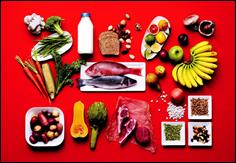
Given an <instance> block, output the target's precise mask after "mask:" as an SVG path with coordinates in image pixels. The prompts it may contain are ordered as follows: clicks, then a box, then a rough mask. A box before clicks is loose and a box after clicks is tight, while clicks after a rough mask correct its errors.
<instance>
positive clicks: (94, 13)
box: [1, 1, 235, 161]
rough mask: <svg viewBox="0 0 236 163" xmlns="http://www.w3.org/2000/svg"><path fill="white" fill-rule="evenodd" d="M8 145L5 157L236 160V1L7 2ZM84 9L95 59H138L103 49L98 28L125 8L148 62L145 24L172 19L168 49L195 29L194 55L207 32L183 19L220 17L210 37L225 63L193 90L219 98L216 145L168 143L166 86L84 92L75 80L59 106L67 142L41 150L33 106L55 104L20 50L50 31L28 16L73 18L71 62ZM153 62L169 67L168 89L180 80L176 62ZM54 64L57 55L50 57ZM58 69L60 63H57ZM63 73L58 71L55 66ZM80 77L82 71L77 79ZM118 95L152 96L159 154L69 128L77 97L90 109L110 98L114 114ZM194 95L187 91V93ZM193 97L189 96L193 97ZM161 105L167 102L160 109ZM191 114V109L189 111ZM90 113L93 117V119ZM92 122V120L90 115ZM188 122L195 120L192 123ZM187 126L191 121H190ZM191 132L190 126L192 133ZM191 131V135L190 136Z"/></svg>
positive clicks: (67, 23) (68, 24)
mask: <svg viewBox="0 0 236 163" xmlns="http://www.w3.org/2000/svg"><path fill="white" fill-rule="evenodd" d="M1 4H2V6H1V7H2V8H1V20H2V22H1V24H2V26H1V36H2V37H1V45H2V48H1V54H2V55H1V75H2V81H1V83H2V85H1V88H2V89H1V94H2V96H1V97H2V98H1V100H2V102H1V133H2V134H1V137H2V140H1V141H2V142H1V145H2V146H1V151H2V153H1V154H2V161H233V160H235V155H234V153H235V146H234V144H235V129H234V128H235V116H234V115H235V101H234V98H235V92H234V90H235V85H234V83H235V76H234V74H235V67H234V65H235V62H234V61H235V46H234V45H235V37H234V36H235V21H234V20H235V17H234V15H235V8H234V6H235V3H234V2H40V1H38V2H1ZM84 11H89V12H90V13H91V19H92V21H93V24H94V27H95V40H96V42H95V46H94V48H95V53H94V56H93V58H92V59H91V61H100V60H104V59H110V60H114V61H130V59H129V57H128V55H120V56H119V57H117V58H104V57H102V55H101V54H100V53H99V49H98V42H97V39H98V35H99V33H100V32H102V31H104V30H106V29H107V27H108V25H110V24H112V25H116V24H117V23H119V21H120V20H121V19H123V15H124V14H125V13H126V12H128V13H130V15H131V21H130V22H128V28H129V29H131V32H132V36H133V40H132V41H133V42H132V49H131V51H130V53H132V54H135V56H136V58H135V61H141V62H146V60H145V59H144V58H142V56H141V53H140V44H141V40H142V37H143V34H144V32H145V28H146V27H147V26H148V24H149V23H150V21H151V20H152V19H153V18H154V17H155V16H158V15H162V16H165V17H166V18H167V19H169V21H170V23H171V26H172V34H171V36H170V38H169V40H168V41H167V44H166V45H165V48H166V49H169V48H170V47H171V46H173V45H176V44H178V42H177V36H178V35H179V34H180V33H187V34H188V35H189V41H190V43H189V46H188V47H186V48H184V52H185V59H187V58H188V57H189V49H190V47H192V46H193V45H194V44H196V43H197V42H199V41H202V40H204V38H202V37H201V36H200V35H199V34H198V33H195V32H190V31H188V30H186V29H185V28H184V26H183V19H184V17H186V16H187V15H189V14H192V13H197V14H199V15H200V19H201V20H203V19H210V20H213V21H214V22H215V23H216V30H215V35H214V37H212V38H210V39H209V41H210V43H211V44H212V45H213V49H214V50H216V51H217V52H218V53H219V55H218V59H219V63H218V64H219V68H218V69H217V70H216V72H215V74H214V77H213V79H212V80H211V81H210V82H208V83H207V84H205V85H204V86H203V87H202V88H200V89H198V90H195V91H190V90H186V89H185V92H186V94H187V95H189V94H193V95H212V98H213V101H212V102H213V119H212V125H213V146H212V148H190V147H189V146H185V147H171V148H164V147H162V146H161V137H160V135H161V131H160V129H161V127H160V123H161V121H165V120H166V119H165V118H166V116H167V113H166V104H164V103H160V104H158V103H150V100H151V99H154V100H155V99H157V97H158V96H159V93H158V92H156V91H154V90H151V89H150V88H149V87H147V90H146V92H129V93H127V92H123V93H115V92H114V93H82V92H80V91H79V90H78V89H77V88H76V86H75V85H74V86H73V87H72V88H70V87H68V86H66V87H65V88H64V89H63V90H62V91H61V92H60V94H59V95H58V96H57V97H56V100H55V101H54V102H53V103H52V106H56V107H59V108H61V109H62V110H63V111H64V115H65V123H66V126H65V141H64V145H63V146H62V147H61V148H59V149H56V150H47V151H34V150H32V149H31V148H30V147H29V146H28V145H27V143H26V141H25V135H24V130H25V127H24V122H25V113H26V111H27V110H28V109H29V108H31V107H33V106H49V104H48V102H47V100H45V99H43V98H42V97H41V95H40V94H39V92H38V91H37V90H36V88H35V87H34V85H33V84H32V83H31V82H30V80H28V79H27V78H26V76H25V74H24V73H23V70H22V69H21V67H20V65H19V64H18V63H17V62H16V61H15V55H20V56H21V57H22V58H23V59H27V58H28V57H29V55H30V52H31V48H32V47H33V46H34V44H35V42H34V41H33V40H36V39H39V38H41V37H43V36H47V35H48V33H47V32H43V33H42V35H41V37H35V36H32V35H31V34H30V33H29V32H28V31H27V27H26V25H25V24H24V23H23V18H24V16H26V15H29V14H31V13H33V12H35V13H37V14H40V15H41V16H43V17H44V18H47V17H49V16H51V15H59V16H61V17H63V18H64V19H65V20H64V21H63V23H62V26H63V29H64V30H67V31H69V32H70V33H71V34H72V37H73V39H74V44H73V46H72V48H71V50H70V51H69V52H68V53H66V54H64V55H63V62H72V61H74V60H75V59H77V58H78V53H77V24H78V23H79V21H80V14H81V13H82V12H84ZM136 22H138V23H140V24H141V26H142V28H143V30H142V31H141V32H136V31H135V30H134V24H135V23H136ZM146 63H147V72H151V71H153V70H154V67H155V66H156V65H158V64H162V65H164V66H165V67H166V69H167V76H166V77H165V78H164V79H162V80H161V86H162V88H163V90H165V91H166V92H167V93H170V91H171V90H172V89H173V88H175V87H176V86H179V85H177V84H176V83H175V82H174V81H173V79H172V77H171V70H172V68H173V66H172V65H171V64H170V63H168V62H166V63H164V62H161V61H160V60H159V59H157V58H156V59H154V60H152V61H150V62H146ZM50 64H51V66H53V63H52V61H50ZM52 69H53V70H54V67H52ZM53 73H54V74H55V71H53ZM77 77H79V74H76V75H74V77H73V79H75V78H77ZM118 96H125V97H131V98H136V99H142V100H146V101H148V102H149V103H150V110H151V113H152V123H153V126H154V129H155V134H156V138H157V151H156V153H155V154H151V153H150V152H147V151H145V150H143V149H142V148H140V147H139V146H137V145H133V144H131V143H130V142H128V143H127V144H126V145H125V146H124V147H120V146H119V144H118V143H117V142H112V143H109V142H108V141H107V140H106V138H105V135H104V134H105V132H104V130H103V131H102V132H101V134H100V136H99V140H98V142H97V148H96V150H95V151H91V150H90V149H89V141H86V142H76V141H74V140H73V139H72V137H71V136H70V133H69V128H70V125H71V122H72V110H73V104H74V102H76V101H78V100H81V101H82V102H84V104H85V107H86V111H87V109H88V106H89V105H90V104H92V103H93V102H94V101H96V100H101V101H104V102H105V104H106V105H107V108H108V114H109V118H111V115H112V113H113V110H114V109H115V104H116V101H117V97H118ZM186 99H187V97H186ZM186 99H185V101H186ZM158 108H160V109H161V111H160V112H158ZM183 120H184V121H185V122H188V119H187V111H186V112H185V117H184V118H183ZM86 121H87V119H86ZM87 124H88V123H87ZM186 127H187V125H186ZM186 131H187V128H186ZM186 136H187V133H186ZM186 138H187V137H186Z"/></svg>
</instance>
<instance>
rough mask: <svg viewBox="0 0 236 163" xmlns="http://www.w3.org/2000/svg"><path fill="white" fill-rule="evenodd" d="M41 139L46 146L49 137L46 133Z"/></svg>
mask: <svg viewBox="0 0 236 163" xmlns="http://www.w3.org/2000/svg"><path fill="white" fill-rule="evenodd" d="M41 138H42V140H43V142H44V143H45V144H47V143H48V137H47V135H46V134H45V133H43V134H42V135H41Z"/></svg>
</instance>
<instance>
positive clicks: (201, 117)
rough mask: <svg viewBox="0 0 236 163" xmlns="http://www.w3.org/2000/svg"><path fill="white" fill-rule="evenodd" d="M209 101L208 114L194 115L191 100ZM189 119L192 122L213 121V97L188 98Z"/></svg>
mask: <svg viewBox="0 0 236 163" xmlns="http://www.w3.org/2000/svg"><path fill="white" fill-rule="evenodd" d="M198 98H199V99H207V102H208V114H207V115H192V108H191V99H198ZM188 119H190V120H211V119H212V97H211V96H195V95H194V96H188Z"/></svg>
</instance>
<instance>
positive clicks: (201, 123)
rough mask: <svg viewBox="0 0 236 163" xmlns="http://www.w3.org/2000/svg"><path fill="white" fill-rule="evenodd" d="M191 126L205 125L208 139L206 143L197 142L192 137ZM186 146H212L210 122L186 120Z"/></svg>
mask: <svg viewBox="0 0 236 163" xmlns="http://www.w3.org/2000/svg"><path fill="white" fill-rule="evenodd" d="M193 126H206V129H207V130H208V134H209V139H208V142H207V143H202V142H197V141H196V140H194V141H193V142H192V141H191V139H192V138H193V134H194V133H193ZM188 146H212V122H188Z"/></svg>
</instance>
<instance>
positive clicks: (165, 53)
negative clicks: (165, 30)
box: [159, 49, 168, 61]
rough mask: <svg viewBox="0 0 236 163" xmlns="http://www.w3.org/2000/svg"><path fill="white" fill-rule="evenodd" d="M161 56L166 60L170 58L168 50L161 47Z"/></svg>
mask: <svg viewBox="0 0 236 163" xmlns="http://www.w3.org/2000/svg"><path fill="white" fill-rule="evenodd" d="M159 57H160V59H161V60H163V61H166V60H167V59H168V51H167V50H165V49H161V51H160V52H159Z"/></svg>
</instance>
